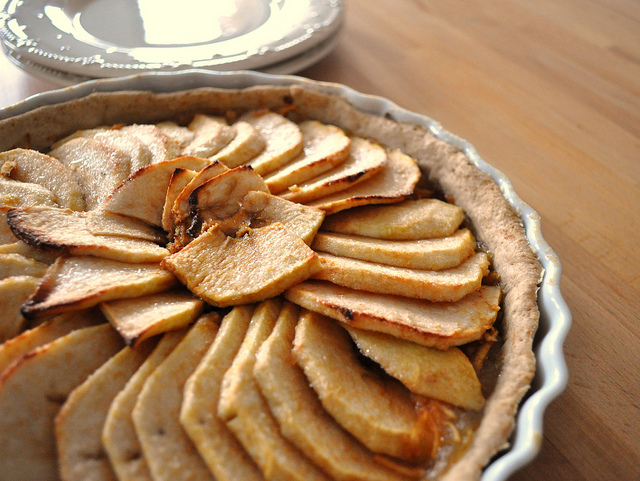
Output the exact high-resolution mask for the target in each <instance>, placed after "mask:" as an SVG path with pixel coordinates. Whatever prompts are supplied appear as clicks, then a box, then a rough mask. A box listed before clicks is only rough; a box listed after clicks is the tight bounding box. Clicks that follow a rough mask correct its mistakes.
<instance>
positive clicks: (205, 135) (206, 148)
mask: <svg viewBox="0 0 640 481" xmlns="http://www.w3.org/2000/svg"><path fill="white" fill-rule="evenodd" d="M189 130H191V131H193V132H194V133H195V137H194V138H193V140H192V141H191V142H189V144H188V145H187V146H186V147H184V148H183V149H182V155H195V156H198V157H211V156H213V155H215V154H216V153H217V152H219V151H220V150H221V149H222V148H223V147H225V146H226V145H228V144H229V142H231V141H232V140H233V138H234V137H235V135H236V131H235V130H234V129H232V128H231V127H229V126H228V125H227V121H226V120H225V119H224V118H223V117H213V116H210V115H203V114H197V115H196V116H195V117H194V118H193V120H192V121H191V123H190V124H189Z"/></svg>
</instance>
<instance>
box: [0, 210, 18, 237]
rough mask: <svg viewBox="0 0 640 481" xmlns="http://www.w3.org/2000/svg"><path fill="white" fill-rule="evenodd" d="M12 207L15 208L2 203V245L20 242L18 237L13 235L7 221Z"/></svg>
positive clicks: (0, 213) (0, 229)
mask: <svg viewBox="0 0 640 481" xmlns="http://www.w3.org/2000/svg"><path fill="white" fill-rule="evenodd" d="M11 209H13V207H10V206H7V205H0V245H2V246H4V245H7V244H15V243H16V242H18V238H17V237H16V236H14V235H13V232H11V228H10V227H9V224H8V223H7V212H9V211H10V210H11Z"/></svg>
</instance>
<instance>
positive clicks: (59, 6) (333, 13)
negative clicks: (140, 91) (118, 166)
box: [0, 0, 344, 79]
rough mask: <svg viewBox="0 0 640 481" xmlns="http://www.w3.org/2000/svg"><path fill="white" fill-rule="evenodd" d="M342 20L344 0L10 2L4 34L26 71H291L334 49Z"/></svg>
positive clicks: (2, 18)
mask: <svg viewBox="0 0 640 481" xmlns="http://www.w3.org/2000/svg"><path fill="white" fill-rule="evenodd" d="M176 5H179V7H178V8H176ZM343 16H344V1H343V0H181V1H180V2H176V1H175V0H137V1H133V0H53V1H47V0H9V1H8V2H7V3H6V5H5V7H4V9H3V11H2V13H1V14H0V38H1V40H2V46H3V48H4V50H5V52H7V54H8V55H9V56H10V57H11V58H12V60H14V61H15V62H17V63H18V64H21V66H23V67H25V68H26V69H31V70H34V69H35V70H40V71H41V72H49V73H51V72H58V74H57V75H55V76H56V77H61V76H63V74H66V75H68V76H69V77H68V78H69V79H79V78H105V77H117V76H122V75H129V74H131V73H135V72H138V71H148V70H160V71H176V70H184V69H187V68H194V67H196V68H208V69H214V70H238V69H252V70H270V68H269V67H271V66H274V65H280V68H278V69H277V70H275V72H277V73H292V72H294V71H296V70H297V69H300V68H304V67H305V66H307V65H308V64H307V63H306V62H300V61H299V60H298V61H293V62H292V60H293V59H300V58H303V59H306V60H309V59H311V58H314V59H315V60H318V59H319V56H318V52H322V53H323V54H324V55H326V54H327V53H328V52H329V51H330V48H328V47H329V46H331V47H333V46H334V45H335V38H336V36H337V34H338V32H339V30H340V28H341V26H342V21H343ZM320 47H323V48H320ZM308 52H314V54H315V55H307V56H306V57H305V56H304V55H305V54H307V53H308ZM287 62H289V63H287ZM300 65H302V67H301V66H300ZM282 66H286V67H287V69H286V71H285V69H284V68H282ZM270 71H274V70H273V69H271V70H270Z"/></svg>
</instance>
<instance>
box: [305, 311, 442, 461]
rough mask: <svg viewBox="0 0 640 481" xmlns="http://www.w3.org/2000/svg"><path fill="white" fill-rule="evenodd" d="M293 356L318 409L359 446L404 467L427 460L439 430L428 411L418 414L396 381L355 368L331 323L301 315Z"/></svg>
mask: <svg viewBox="0 0 640 481" xmlns="http://www.w3.org/2000/svg"><path fill="white" fill-rule="evenodd" d="M293 355H294V357H295V359H296V361H297V363H298V365H299V366H300V367H302V369H303V370H304V373H305V375H306V377H307V379H308V380H309V383H310V384H311V387H312V388H313V390H314V391H315V392H316V393H317V394H318V397H319V398H320V402H321V403H322V406H324V408H325V409H326V410H327V411H328V412H329V414H331V416H332V417H333V418H334V419H335V420H336V421H337V422H338V423H339V424H340V425H341V426H342V427H343V428H344V429H345V430H347V431H348V432H350V433H351V434H352V435H353V436H354V437H355V438H356V439H358V440H359V441H360V442H361V443H362V444H364V445H365V446H367V447H368V448H369V449H370V450H372V451H373V452H374V453H379V454H386V455H389V456H393V457H395V458H399V459H402V460H405V461H409V462H416V461H420V460H425V459H427V458H428V457H429V455H430V454H431V451H432V445H433V443H434V441H435V440H437V438H438V430H437V427H436V426H434V423H433V422H432V421H433V420H431V419H429V417H428V412H424V413H420V410H419V409H418V407H417V405H416V402H415V400H414V399H412V395H411V392H410V391H409V390H408V389H407V388H405V387H404V386H403V385H402V384H400V383H399V382H398V381H396V380H395V379H392V378H391V377H388V376H383V375H379V374H376V372H375V371H373V370H368V369H366V368H365V367H364V366H363V365H362V364H360V362H359V361H358V359H357V358H356V355H355V353H354V349H353V345H352V342H351V339H350V338H349V335H348V334H347V333H346V331H345V330H344V329H342V328H341V327H340V325H339V324H338V323H337V322H336V321H335V320H333V319H329V318H327V317H323V316H321V315H319V314H317V313H315V312H310V311H306V312H305V313H303V314H302V316H301V317H300V320H299V321H298V325H297V327H296V333H295V340H294V348H293ZM338 366H339V368H337V367H338ZM425 415H426V416H427V417H425Z"/></svg>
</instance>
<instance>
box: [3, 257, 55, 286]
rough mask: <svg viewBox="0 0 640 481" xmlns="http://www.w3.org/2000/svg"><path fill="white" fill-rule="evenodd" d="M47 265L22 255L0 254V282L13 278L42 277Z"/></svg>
mask: <svg viewBox="0 0 640 481" xmlns="http://www.w3.org/2000/svg"><path fill="white" fill-rule="evenodd" d="M46 271H47V264H44V263H42V262H38V261H36V260H34V259H30V258H29V257H26V256H23V255H22V254H0V280H2V279H7V278H8V277H13V276H32V277H42V276H43V275H44V273H45V272H46Z"/></svg>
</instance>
